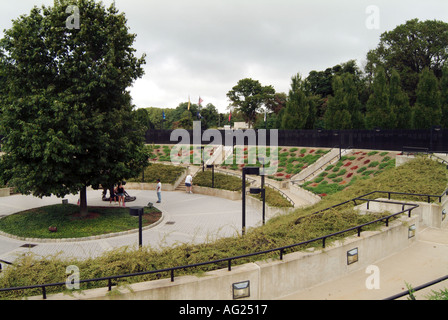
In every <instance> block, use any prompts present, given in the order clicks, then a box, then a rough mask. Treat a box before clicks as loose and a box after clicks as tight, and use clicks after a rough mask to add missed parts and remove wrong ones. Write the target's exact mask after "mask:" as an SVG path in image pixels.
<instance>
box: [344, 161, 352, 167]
mask: <svg viewBox="0 0 448 320" xmlns="http://www.w3.org/2000/svg"><path fill="white" fill-rule="evenodd" d="M351 164H352V163H351V162H350V161H349V162H347V163H346V164H344V167H348V166H350V165H351Z"/></svg>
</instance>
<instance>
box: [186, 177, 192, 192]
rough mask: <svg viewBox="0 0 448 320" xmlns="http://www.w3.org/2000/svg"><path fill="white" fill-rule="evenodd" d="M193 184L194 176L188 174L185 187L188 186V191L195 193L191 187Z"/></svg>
mask: <svg viewBox="0 0 448 320" xmlns="http://www.w3.org/2000/svg"><path fill="white" fill-rule="evenodd" d="M192 186H193V177H192V176H191V175H190V174H188V175H187V177H186V178H185V187H187V193H193V192H191V187H192Z"/></svg>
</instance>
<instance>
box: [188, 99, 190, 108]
mask: <svg viewBox="0 0 448 320" xmlns="http://www.w3.org/2000/svg"><path fill="white" fill-rule="evenodd" d="M188 110H190V96H188Z"/></svg>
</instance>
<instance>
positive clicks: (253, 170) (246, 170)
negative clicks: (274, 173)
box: [241, 167, 260, 235]
mask: <svg viewBox="0 0 448 320" xmlns="http://www.w3.org/2000/svg"><path fill="white" fill-rule="evenodd" d="M246 174H249V175H250V174H252V175H257V176H258V175H260V167H244V168H243V181H242V188H241V197H242V202H243V203H242V206H243V208H242V209H243V210H242V224H243V227H242V235H244V234H245V233H246Z"/></svg>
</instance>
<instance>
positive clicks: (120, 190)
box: [109, 183, 126, 207]
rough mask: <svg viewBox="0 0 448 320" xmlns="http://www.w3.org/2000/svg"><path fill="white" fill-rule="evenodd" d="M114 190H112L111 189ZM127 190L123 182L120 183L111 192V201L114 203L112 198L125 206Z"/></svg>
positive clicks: (119, 204)
mask: <svg viewBox="0 0 448 320" xmlns="http://www.w3.org/2000/svg"><path fill="white" fill-rule="evenodd" d="M111 191H112V190H111ZM125 196H126V195H125V190H124V187H123V184H122V183H119V184H118V186H117V187H116V188H115V189H113V193H112V192H111V195H110V198H109V203H110V204H112V200H114V201H115V203H117V201H118V206H120V207H121V206H123V207H125V206H126V205H125V202H126V201H125Z"/></svg>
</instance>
